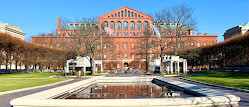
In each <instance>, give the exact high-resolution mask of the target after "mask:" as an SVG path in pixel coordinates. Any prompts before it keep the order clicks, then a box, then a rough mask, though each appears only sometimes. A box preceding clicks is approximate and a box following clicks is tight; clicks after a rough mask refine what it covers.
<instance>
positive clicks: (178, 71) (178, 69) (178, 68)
mask: <svg viewBox="0 0 249 107" xmlns="http://www.w3.org/2000/svg"><path fill="white" fill-rule="evenodd" d="M177 73H178V74H180V67H179V61H177Z"/></svg>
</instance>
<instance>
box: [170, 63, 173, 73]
mask: <svg viewBox="0 0 249 107" xmlns="http://www.w3.org/2000/svg"><path fill="white" fill-rule="evenodd" d="M170 72H171V74H173V62H172V61H170Z"/></svg>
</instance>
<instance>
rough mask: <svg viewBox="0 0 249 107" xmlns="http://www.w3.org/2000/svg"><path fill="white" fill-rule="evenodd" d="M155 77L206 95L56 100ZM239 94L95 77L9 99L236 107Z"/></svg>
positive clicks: (65, 106) (22, 106)
mask: <svg viewBox="0 0 249 107" xmlns="http://www.w3.org/2000/svg"><path fill="white" fill-rule="evenodd" d="M153 79H156V80H158V81H161V82H164V83H167V84H169V85H172V86H174V87H178V88H181V89H183V90H190V91H191V92H196V93H199V94H203V95H204V96H203V97H188V98H152V99H53V98H60V96H62V95H65V94H67V93H71V92H76V91H77V90H78V89H82V88H86V87H88V86H90V85H93V84H96V83H98V82H101V83H105V82H106V83H110V82H113V83H114V82H115V83H122V82H123V83H125V82H145V81H152V80H153ZM239 100H240V98H239V97H236V96H234V95H231V94H227V93H222V92H219V91H216V90H211V89H207V88H202V87H198V86H195V85H192V84H187V83H183V82H179V81H174V80H170V79H167V78H164V77H158V76H154V77H153V76H151V77H102V76H99V77H93V78H90V79H87V80H82V81H79V82H76V83H72V84H69V85H65V86H61V87H57V88H53V89H50V90H46V91H42V92H39V93H35V94H32V95H28V96H24V97H20V98H17V99H14V100H12V101H11V102H10V104H11V105H13V106H14V107H41V106H42V107H51V106H53V107H96V106H104V107H116V106H123V107H130V106H133V107H134V106H137V107H139V106H140V107H141V106H146V107H150V106H153V107H154V106H237V105H238V101H239Z"/></svg>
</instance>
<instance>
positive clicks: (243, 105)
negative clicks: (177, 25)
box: [0, 73, 249, 107]
mask: <svg viewBox="0 0 249 107" xmlns="http://www.w3.org/2000/svg"><path fill="white" fill-rule="evenodd" d="M106 76H107V77H115V76H117V77H133V76H150V75H142V74H115V73H112V74H108V75H106ZM165 78H170V79H173V80H177V81H182V82H186V83H190V84H194V85H198V86H201V87H206V88H210V89H215V90H218V91H222V92H225V93H230V94H233V95H236V96H239V97H240V98H241V101H240V102H239V106H240V107H248V106H249V93H247V92H240V91H235V90H231V89H225V88H221V87H215V86H209V85H205V84H201V83H196V82H192V81H187V80H183V79H180V77H176V76H175V77H165ZM83 79H87V78H80V79H79V78H77V79H76V78H75V79H73V80H72V81H67V82H64V83H60V84H55V85H52V86H47V87H42V88H36V89H31V90H26V91H21V92H16V93H11V94H5V95H0V99H1V100H0V107H10V104H9V102H10V101H11V100H12V99H14V98H18V97H22V96H26V95H29V94H33V93H37V92H41V91H44V90H48V89H51V88H55V87H59V86H63V85H67V84H70V83H74V82H77V81H80V80H83Z"/></svg>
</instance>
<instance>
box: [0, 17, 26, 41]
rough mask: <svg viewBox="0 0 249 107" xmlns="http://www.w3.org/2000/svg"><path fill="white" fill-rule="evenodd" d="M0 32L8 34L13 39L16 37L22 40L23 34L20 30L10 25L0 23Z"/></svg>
mask: <svg viewBox="0 0 249 107" xmlns="http://www.w3.org/2000/svg"><path fill="white" fill-rule="evenodd" d="M0 32H3V33H9V34H11V35H12V36H14V37H18V38H21V39H23V40H24V35H25V33H24V32H23V31H22V29H21V28H18V27H16V26H13V25H11V24H8V23H3V22H1V21H0Z"/></svg>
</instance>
